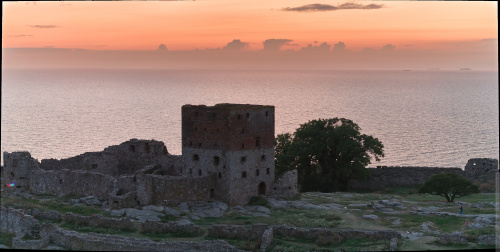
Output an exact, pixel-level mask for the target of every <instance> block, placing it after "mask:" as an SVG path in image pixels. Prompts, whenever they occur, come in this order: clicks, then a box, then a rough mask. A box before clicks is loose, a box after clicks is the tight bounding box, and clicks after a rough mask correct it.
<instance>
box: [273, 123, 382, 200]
mask: <svg viewBox="0 0 500 252" xmlns="http://www.w3.org/2000/svg"><path fill="white" fill-rule="evenodd" d="M360 130H361V128H360V127H359V126H358V125H357V124H356V123H354V122H353V121H351V120H349V119H345V118H340V119H339V118H332V119H319V120H312V121H309V122H307V123H305V124H302V125H300V127H299V128H298V129H297V130H296V131H295V133H294V134H290V133H286V134H280V135H278V136H277V138H276V148H275V151H276V153H275V158H276V162H275V167H276V171H277V174H278V175H280V174H282V173H284V172H286V171H288V170H293V169H297V171H298V176H299V184H301V186H302V190H303V191H322V192H333V191H339V190H340V191H345V190H347V187H348V184H349V180H350V179H352V178H358V179H366V178H367V177H368V171H367V170H366V166H367V165H368V164H370V163H371V159H372V157H374V158H375V160H377V161H380V157H383V156H384V152H383V147H384V146H383V145H382V143H381V142H380V141H379V140H378V139H377V138H373V137H372V136H368V135H364V134H361V133H360Z"/></svg>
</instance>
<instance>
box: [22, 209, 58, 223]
mask: <svg viewBox="0 0 500 252" xmlns="http://www.w3.org/2000/svg"><path fill="white" fill-rule="evenodd" d="M24 213H25V214H28V215H31V216H33V217H35V218H36V219H44V220H51V221H55V222H60V221H61V220H62V216H61V214H60V213H58V212H57V211H54V210H50V211H48V212H42V211H40V210H38V209H26V210H24Z"/></svg>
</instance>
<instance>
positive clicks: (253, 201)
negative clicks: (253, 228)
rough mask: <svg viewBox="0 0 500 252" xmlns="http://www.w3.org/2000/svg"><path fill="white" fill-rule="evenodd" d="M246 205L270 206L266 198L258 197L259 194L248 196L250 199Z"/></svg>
mask: <svg viewBox="0 0 500 252" xmlns="http://www.w3.org/2000/svg"><path fill="white" fill-rule="evenodd" d="M248 205H250V206H265V207H270V206H269V202H268V201H267V199H265V198H263V197H260V196H253V197H252V198H250V201H249V202H248Z"/></svg>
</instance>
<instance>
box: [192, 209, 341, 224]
mask: <svg viewBox="0 0 500 252" xmlns="http://www.w3.org/2000/svg"><path fill="white" fill-rule="evenodd" d="M341 221H342V218H341V217H340V216H338V215H336V214H334V213H332V211H328V210H308V209H295V208H279V209H274V210H273V211H272V213H271V215H270V217H248V216H242V215H241V214H239V213H230V214H226V215H224V216H222V217H220V218H215V217H208V218H201V219H200V220H196V221H194V223H195V224H197V225H212V224H232V225H253V224H256V223H264V224H268V225H282V224H285V225H288V226H295V227H321V228H334V227H337V226H339V224H340V223H341Z"/></svg>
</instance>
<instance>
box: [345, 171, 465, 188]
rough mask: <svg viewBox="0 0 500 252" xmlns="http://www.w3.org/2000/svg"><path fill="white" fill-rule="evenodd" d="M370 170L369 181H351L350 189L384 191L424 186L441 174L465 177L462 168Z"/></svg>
mask: <svg viewBox="0 0 500 252" xmlns="http://www.w3.org/2000/svg"><path fill="white" fill-rule="evenodd" d="M368 170H369V172H370V178H369V179H368V181H359V180H351V181H349V188H351V189H366V190H382V189H385V188H386V187H393V186H412V185H422V184H424V183H425V181H426V180H428V179H429V178H431V177H432V176H434V175H437V174H440V173H456V174H459V175H461V176H464V171H463V170H462V169H460V168H437V167H404V166H403V167H400V166H390V167H387V166H383V167H377V168H368Z"/></svg>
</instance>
